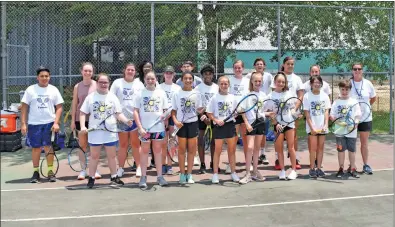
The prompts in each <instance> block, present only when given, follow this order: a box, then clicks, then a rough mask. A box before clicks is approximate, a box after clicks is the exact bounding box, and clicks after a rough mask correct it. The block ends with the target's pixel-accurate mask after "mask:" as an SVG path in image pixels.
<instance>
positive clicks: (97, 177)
mask: <svg viewBox="0 0 395 227" xmlns="http://www.w3.org/2000/svg"><path fill="white" fill-rule="evenodd" d="M100 178H101V175H100V173H99V171H97V170H96V173H95V179H100Z"/></svg>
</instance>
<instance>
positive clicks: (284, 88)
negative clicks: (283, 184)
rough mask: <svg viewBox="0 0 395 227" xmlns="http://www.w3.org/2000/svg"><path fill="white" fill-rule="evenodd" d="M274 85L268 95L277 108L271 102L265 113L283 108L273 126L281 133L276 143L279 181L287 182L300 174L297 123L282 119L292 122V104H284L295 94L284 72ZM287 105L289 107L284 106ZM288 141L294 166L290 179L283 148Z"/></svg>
mask: <svg viewBox="0 0 395 227" xmlns="http://www.w3.org/2000/svg"><path fill="white" fill-rule="evenodd" d="M274 85H275V87H276V88H275V89H274V91H272V93H270V94H269V95H268V99H273V100H274V102H275V103H276V104H277V106H275V104H274V102H269V103H267V105H266V103H265V107H264V109H265V111H267V110H272V111H273V110H275V111H276V110H278V109H279V108H283V110H282V111H281V113H282V116H281V115H276V117H275V118H273V125H274V131H275V132H276V133H279V136H278V138H277V140H276V142H275V143H274V148H275V151H276V152H277V155H278V162H279V168H280V170H281V172H280V175H279V179H280V180H285V179H286V178H288V179H289V180H294V179H296V178H297V176H298V174H297V173H296V152H295V148H294V141H295V139H294V138H295V122H292V123H290V124H288V123H286V122H285V121H283V120H282V119H287V120H286V121H287V122H291V121H292V118H293V117H292V110H291V108H295V107H292V106H291V105H290V103H288V104H284V102H285V101H286V100H287V99H289V98H292V97H293V94H292V93H291V92H290V91H289V88H288V81H287V76H286V75H285V73H283V72H278V73H277V74H276V76H275V77H274ZM283 105H287V106H283ZM285 138H286V139H287V140H286V141H287V145H288V152H289V156H290V159H291V165H292V171H291V172H290V173H289V175H288V177H286V176H285V169H284V152H283V146H284V139H285Z"/></svg>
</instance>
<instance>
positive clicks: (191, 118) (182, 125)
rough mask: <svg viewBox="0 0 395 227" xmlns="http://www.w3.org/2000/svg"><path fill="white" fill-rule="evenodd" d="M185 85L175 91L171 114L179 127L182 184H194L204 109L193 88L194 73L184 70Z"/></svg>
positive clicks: (179, 159) (179, 157) (182, 77)
mask: <svg viewBox="0 0 395 227" xmlns="http://www.w3.org/2000/svg"><path fill="white" fill-rule="evenodd" d="M181 81H182V82H183V84H184V87H183V88H182V89H181V90H179V91H177V92H176V93H174V95H173V98H172V109H173V110H172V111H171V115H172V118H173V121H174V124H175V126H176V127H177V128H178V131H177V134H176V135H177V137H178V164H179V166H180V172H181V173H180V184H186V183H189V184H193V183H195V181H193V179H192V168H193V159H194V157H195V154H196V148H197V136H198V134H199V124H198V110H199V112H201V111H202V109H203V107H202V100H201V99H200V95H199V94H198V92H197V91H195V90H193V88H192V85H193V75H192V73H191V72H184V73H182V76H181ZM186 151H188V160H187V163H188V169H187V171H186V172H185V153H186Z"/></svg>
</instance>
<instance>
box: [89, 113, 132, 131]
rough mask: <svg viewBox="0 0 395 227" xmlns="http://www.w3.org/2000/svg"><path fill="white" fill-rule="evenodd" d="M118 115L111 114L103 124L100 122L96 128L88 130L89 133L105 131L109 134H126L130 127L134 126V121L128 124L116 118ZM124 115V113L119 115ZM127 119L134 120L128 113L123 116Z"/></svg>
mask: <svg viewBox="0 0 395 227" xmlns="http://www.w3.org/2000/svg"><path fill="white" fill-rule="evenodd" d="M116 114H118V113H112V114H109V115H108V116H107V117H106V118H105V119H104V120H103V121H102V122H100V124H99V125H97V126H96V127H92V128H89V129H88V132H91V131H95V130H104V131H108V132H114V133H119V132H125V131H127V130H128V129H129V128H130V126H132V124H133V121H132V120H129V121H128V122H127V123H125V122H122V121H119V120H118V119H117V118H116ZM119 114H123V113H119ZM123 115H124V116H125V117H126V118H127V119H132V116H131V114H129V113H128V112H126V113H125V114H123Z"/></svg>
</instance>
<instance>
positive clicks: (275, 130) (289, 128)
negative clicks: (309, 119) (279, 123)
mask: <svg viewBox="0 0 395 227" xmlns="http://www.w3.org/2000/svg"><path fill="white" fill-rule="evenodd" d="M291 129H294V128H291V127H289V126H285V128H283V131H282V132H281V133H285V132H286V131H288V130H291ZM273 130H274V133H277V129H276V126H275V125H274V126H273Z"/></svg>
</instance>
